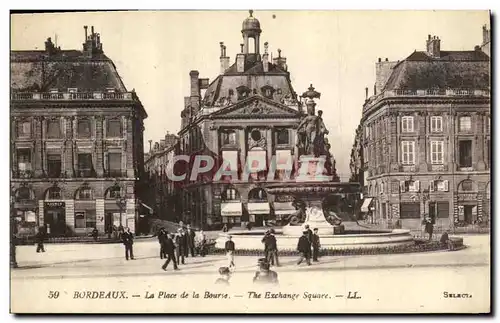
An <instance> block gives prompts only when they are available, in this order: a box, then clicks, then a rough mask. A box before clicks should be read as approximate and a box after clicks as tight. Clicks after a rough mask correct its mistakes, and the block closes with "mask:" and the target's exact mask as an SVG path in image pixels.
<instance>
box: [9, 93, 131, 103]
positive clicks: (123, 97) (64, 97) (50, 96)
mask: <svg viewBox="0 0 500 323" xmlns="http://www.w3.org/2000/svg"><path fill="white" fill-rule="evenodd" d="M135 98H136V96H135V93H134V92H56V93H40V92H12V93H11V95H10V99H11V100H13V101H39V100H56V101H73V100H74V101H80V100H96V101H97V100H120V101H127V100H128V101H131V100H134V99H135Z"/></svg>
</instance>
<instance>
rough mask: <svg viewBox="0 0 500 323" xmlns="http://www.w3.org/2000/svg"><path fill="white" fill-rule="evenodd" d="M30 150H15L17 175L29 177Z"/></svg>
mask: <svg viewBox="0 0 500 323" xmlns="http://www.w3.org/2000/svg"><path fill="white" fill-rule="evenodd" d="M31 170H32V169H31V150H30V149H18V150H17V171H18V177H20V178H28V177H31Z"/></svg>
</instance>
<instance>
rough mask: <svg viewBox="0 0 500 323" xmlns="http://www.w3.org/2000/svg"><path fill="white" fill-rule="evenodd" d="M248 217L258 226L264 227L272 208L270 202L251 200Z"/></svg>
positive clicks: (248, 205)
mask: <svg viewBox="0 0 500 323" xmlns="http://www.w3.org/2000/svg"><path fill="white" fill-rule="evenodd" d="M247 210H248V219H249V222H250V223H253V225H254V226H256V227H263V226H265V225H266V221H268V220H269V219H270V218H269V214H270V213H271V208H270V207H269V203H268V202H249V203H248V204H247Z"/></svg>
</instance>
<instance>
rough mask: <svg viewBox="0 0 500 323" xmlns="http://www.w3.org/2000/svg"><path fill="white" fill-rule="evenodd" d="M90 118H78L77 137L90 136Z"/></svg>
mask: <svg viewBox="0 0 500 323" xmlns="http://www.w3.org/2000/svg"><path fill="white" fill-rule="evenodd" d="M90 133H91V130H90V120H87V119H82V120H78V138H90Z"/></svg>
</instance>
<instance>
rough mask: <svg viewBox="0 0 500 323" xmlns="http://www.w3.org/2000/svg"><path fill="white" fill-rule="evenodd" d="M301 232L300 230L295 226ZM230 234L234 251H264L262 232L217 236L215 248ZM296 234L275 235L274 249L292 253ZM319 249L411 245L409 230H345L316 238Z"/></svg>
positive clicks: (295, 246)
mask: <svg viewBox="0 0 500 323" xmlns="http://www.w3.org/2000/svg"><path fill="white" fill-rule="evenodd" d="M296 228H299V229H301V227H296ZM229 235H231V236H232V240H233V241H234V244H235V247H236V249H239V250H241V249H243V250H244V249H248V250H252V249H264V244H263V243H262V241H261V240H262V238H263V236H264V231H234V232H229V233H221V234H219V237H218V238H217V240H216V244H215V247H216V248H218V249H224V245H225V243H226V241H227V237H228V236H229ZM299 237H300V234H293V235H288V234H287V235H284V234H282V232H281V231H278V230H277V232H276V240H277V242H278V250H296V249H297V242H298V240H299ZM320 239H321V249H329V250H336V249H371V248H379V247H380V248H382V247H389V246H404V245H413V244H414V241H413V236H412V235H411V233H410V230H405V229H396V230H392V231H390V230H387V231H364V232H363V231H361V232H355V231H345V233H344V234H341V235H333V234H326V235H320Z"/></svg>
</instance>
